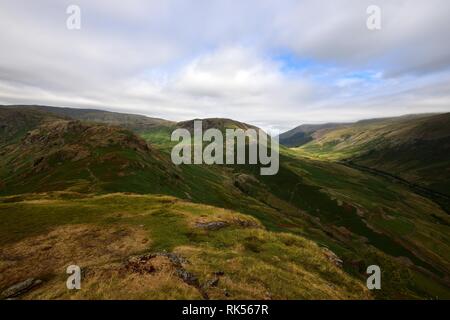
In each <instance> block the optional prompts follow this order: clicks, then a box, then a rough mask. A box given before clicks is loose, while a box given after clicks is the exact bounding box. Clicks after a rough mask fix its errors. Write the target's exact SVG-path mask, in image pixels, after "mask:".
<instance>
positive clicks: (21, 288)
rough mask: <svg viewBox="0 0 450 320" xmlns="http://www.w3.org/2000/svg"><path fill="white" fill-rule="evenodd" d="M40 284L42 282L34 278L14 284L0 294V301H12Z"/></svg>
mask: <svg viewBox="0 0 450 320" xmlns="http://www.w3.org/2000/svg"><path fill="white" fill-rule="evenodd" d="M41 283H42V280H39V279H35V278H29V279H27V280H25V281H22V282H19V283H16V284H15V285H13V286H11V287H9V288H8V289H6V290H4V291H3V292H2V293H1V294H0V298H1V299H12V298H16V297H18V296H20V295H21V294H24V293H26V292H28V291H30V290H31V289H33V288H34V287H36V286H38V285H40V284H41Z"/></svg>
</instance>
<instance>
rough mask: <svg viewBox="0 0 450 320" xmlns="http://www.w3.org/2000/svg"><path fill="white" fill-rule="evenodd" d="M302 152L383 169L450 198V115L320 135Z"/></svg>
mask: <svg viewBox="0 0 450 320" xmlns="http://www.w3.org/2000/svg"><path fill="white" fill-rule="evenodd" d="M318 133H320V134H318ZM299 151H301V152H303V153H304V154H305V155H309V156H313V157H316V158H320V159H327V160H338V161H347V162H349V163H354V164H357V165H360V166H365V167H369V168H372V169H377V170H381V171H384V172H387V173H390V174H392V175H395V176H398V177H401V178H403V179H406V180H407V181H410V182H413V183H417V184H420V185H424V186H426V187H429V188H431V189H433V190H436V191H438V192H442V193H445V194H448V195H450V191H449V190H450V182H449V181H450V113H445V114H431V115H430V114H425V115H409V116H403V117H396V118H386V119H371V120H364V121H359V122H356V123H354V124H346V125H344V126H339V127H335V128H331V129H326V130H323V131H316V133H315V136H314V137H313V139H312V140H311V141H310V142H308V143H306V144H303V145H302V146H301V147H300V148H299Z"/></svg>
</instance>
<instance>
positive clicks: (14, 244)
mask: <svg viewBox="0 0 450 320" xmlns="http://www.w3.org/2000/svg"><path fill="white" fill-rule="evenodd" d="M0 217H1V219H2V221H3V223H2V225H1V228H0V239H1V243H2V244H3V247H2V251H1V253H0V274H1V278H0V287H5V286H8V285H10V284H13V283H14V282H15V281H18V280H20V279H23V278H24V277H30V276H33V277H36V278H40V279H44V284H43V285H41V286H40V287H39V288H38V289H36V290H34V291H32V292H31V293H29V294H27V295H25V296H24V297H23V298H29V299H67V298H73V299H86V298H88V299H130V298H135V299H180V298H182V299H202V298H210V299H367V298H370V294H369V292H368V290H367V289H365V288H364V286H363V284H362V283H361V282H359V281H357V280H354V279H353V278H352V277H350V276H349V275H347V274H346V273H345V272H344V271H342V270H341V269H340V268H339V267H337V266H336V265H334V264H333V262H332V261H331V260H330V259H329V258H328V256H327V251H325V250H324V249H321V248H320V247H319V246H317V245H316V244H314V243H313V242H311V241H308V240H306V239H304V238H302V237H298V236H295V235H291V234H287V233H273V232H269V231H267V230H265V228H264V227H263V226H262V225H261V224H260V223H259V222H258V221H257V220H256V219H254V218H251V217H249V216H246V215H242V214H240V213H237V212H233V211H228V210H224V209H220V208H216V207H210V206H205V205H200V204H192V203H190V202H185V201H181V200H179V199H177V198H172V197H167V196H151V195H145V196H142V195H141V196H138V195H125V194H110V195H106V196H82V195H79V194H74V193H47V194H35V195H32V196H23V197H20V198H17V197H16V198H14V199H11V198H3V200H2V203H0ZM5 220H6V221H7V222H8V224H9V226H10V227H9V228H5V224H4V222H5ZM217 222H220V223H221V227H220V228H218V229H208V228H207V227H206V226H208V224H211V223H217ZM32 243H37V245H32V247H30V245H31V244H32ZM164 250H167V251H170V252H172V254H171V255H167V251H164ZM44 255H45V257H46V258H45V260H44V259H42V257H43V256H44ZM70 263H77V264H81V265H82V266H83V270H84V274H85V275H84V278H83V289H82V290H80V291H77V292H73V291H72V292H71V291H68V290H67V289H66V288H65V267H66V266H67V265H68V264H70Z"/></svg>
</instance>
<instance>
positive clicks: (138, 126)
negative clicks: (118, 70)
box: [0, 105, 175, 132]
mask: <svg viewBox="0 0 450 320" xmlns="http://www.w3.org/2000/svg"><path fill="white" fill-rule="evenodd" d="M0 107H1V108H5V109H7V108H11V109H15V110H36V111H40V112H46V113H50V114H54V115H56V116H59V117H66V118H71V119H75V120H82V121H89V122H97V123H106V124H112V125H118V126H122V127H124V128H126V129H128V130H132V131H134V132H146V131H149V130H152V129H154V128H157V127H161V126H171V125H174V124H175V122H172V121H169V120H164V119H159V118H151V117H147V116H142V115H137V114H127V113H118V112H110V111H103V110H95V109H76V108H62V107H49V106H36V105H32V106H22V105H17V106H0Z"/></svg>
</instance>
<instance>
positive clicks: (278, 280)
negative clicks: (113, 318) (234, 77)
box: [0, 107, 450, 299]
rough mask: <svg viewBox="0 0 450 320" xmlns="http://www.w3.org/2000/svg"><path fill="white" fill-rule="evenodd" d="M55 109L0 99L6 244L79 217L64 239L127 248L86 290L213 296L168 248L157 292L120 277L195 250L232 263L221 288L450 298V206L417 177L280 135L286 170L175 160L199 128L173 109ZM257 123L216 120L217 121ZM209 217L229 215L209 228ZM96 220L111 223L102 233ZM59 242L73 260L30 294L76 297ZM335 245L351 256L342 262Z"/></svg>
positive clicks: (200, 266)
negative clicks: (136, 114)
mask: <svg viewBox="0 0 450 320" xmlns="http://www.w3.org/2000/svg"><path fill="white" fill-rule="evenodd" d="M52 110H53V109H48V108H43V109H42V110H41V109H40V108H38V107H34V108H33V109H30V110H28V109H26V108H25V107H21V108H13V107H9V108H0V128H2V130H3V131H0V132H1V137H0V138H2V139H4V140H3V141H5V142H4V144H3V147H2V148H1V149H0V154H1V159H0V193H1V194H2V195H3V197H1V198H0V202H1V203H0V217H1V218H0V245H2V246H3V249H4V252H6V253H8V255H6V256H8V257H11V254H12V253H11V252H16V253H17V254H18V255H20V253H21V252H22V251H20V250H25V249H24V248H25V247H26V246H27V244H29V242H31V243H36V241H37V240H36V239H40V241H41V240H42V241H43V242H49V241H50V240H48V239H47V238H45V235H46V234H52V236H53V237H55V238H56V239H60V237H61V236H60V235H59V233H63V231H64V232H66V233H67V230H66V229H64V228H68V227H70V226H73V228H75V230H78V231H77V232H75V231H73V233H74V234H73V235H72V238H73V239H72V238H70V239H71V240H70V239H66V238H64V239H65V242H66V243H75V244H77V243H78V242H77V241H78V240H77V239H78V238H77V234H83V235H85V233H86V234H87V235H90V236H84V237H86V238H87V239H91V240H92V239H93V240H92V241H94V240H95V239H97V240H95V241H97V242H95V241H94V243H91V245H90V246H87V248H89V249H87V248H86V247H85V246H82V248H83V250H87V251H86V252H88V253H86V254H87V255H88V256H90V255H92V256H96V255H98V254H100V253H98V251H101V250H100V248H97V247H99V246H100V247H101V245H99V244H98V243H101V241H100V240H98V239H102V241H106V242H107V241H110V242H111V243H116V242H117V243H121V245H119V244H117V247H118V248H123V247H124V248H125V247H126V248H129V249H127V250H125V249H124V250H119V249H117V250H116V251H117V252H116V251H114V250H112V249H111V250H112V251H113V252H115V255H111V256H108V257H104V259H103V260H102V259H100V260H101V261H97V260H96V259H94V258H92V259H91V260H87V261H86V262H85V265H87V266H89V268H94V266H95V267H97V268H98V267H99V266H101V270H103V271H102V272H104V273H105V274H103V273H102V272H100V271H99V272H98V273H95V272H94V273H93V274H92V275H91V276H90V277H88V279H90V280H88V281H90V282H89V284H88V286H89V287H92V288H94V287H95V290H93V293H92V294H91V295H89V293H80V294H79V295H78V296H74V297H75V298H126V297H135V298H136V297H137V298H162V299H164V298H201V297H202V296H203V297H204V295H200V296H199V292H198V290H197V289H198V288H197V289H195V288H192V286H186V284H185V283H183V282H180V281H179V279H177V278H176V277H175V278H174V277H169V276H168V275H167V272H169V271H170V270H169V269H170V266H165V264H164V263H166V262H167V261H166V262H164V261H160V263H162V265H163V266H165V267H160V265H159V264H157V263H156V262H153V264H154V268H156V270H162V271H158V272H156V273H155V274H154V275H153V274H151V275H141V276H142V277H144V278H143V279H147V278H145V277H147V276H148V277H154V278H152V279H151V280H152V281H151V283H156V284H157V285H153V287H152V285H151V284H150V282H149V283H148V286H150V287H151V288H152V289H155V291H154V292H153V291H151V292H142V288H141V289H140V290H139V289H138V288H137V287H135V286H137V284H136V283H135V282H136V281H138V280H136V277H137V276H136V275H135V274H131V275H129V274H128V273H127V274H126V276H124V279H126V281H125V280H120V279H121V278H120V277H119V278H117V277H115V276H111V274H113V275H114V274H116V272H117V273H118V274H120V272H122V271H120V270H121V269H120V267H117V268H119V269H120V270H119V269H117V270H116V269H115V266H116V264H117V263H118V262H120V261H123V259H127V257H129V256H130V255H132V254H136V253H140V252H161V251H163V250H167V251H168V252H175V253H177V254H180V255H182V256H184V257H187V258H188V259H189V261H190V262H191V263H190V264H189V265H188V266H186V268H187V269H188V271H190V272H192V273H193V274H195V275H196V276H197V277H198V278H199V279H200V282H201V283H207V282H208V281H209V280H211V279H210V277H212V274H213V273H214V272H216V271H218V270H221V271H224V273H225V278H224V279H221V280H220V282H219V286H218V287H217V288H210V289H208V290H207V292H206V293H207V295H208V296H209V297H210V298H274V299H277V298H278V299H279V298H337V299H341V298H382V299H388V298H422V299H423V298H427V299H428V298H450V288H449V283H448V275H449V271H450V261H449V260H450V239H449V230H450V217H449V215H448V214H447V213H446V212H445V211H444V210H443V209H442V208H441V207H440V205H439V204H438V203H436V201H434V199H432V198H430V197H427V196H426V195H424V194H421V193H418V192H416V191H415V190H414V189H412V188H410V187H409V186H408V185H405V184H402V183H398V182H396V181H393V180H392V179H388V178H387V177H385V176H382V175H376V174H373V173H371V172H368V171H364V170H360V169H358V168H353V167H349V166H348V164H346V165H344V164H341V163H337V162H334V161H333V159H328V158H325V159H317V158H318V157H319V155H317V156H314V157H313V156H312V153H308V154H307V155H308V156H309V157H308V158H307V157H305V156H304V155H305V153H306V151H305V150H303V148H301V149H300V150H299V149H287V148H284V147H282V148H281V158H280V171H279V173H278V174H277V175H275V176H260V175H259V168H258V167H256V166H247V165H236V166H215V165H213V166H208V165H190V166H189V165H182V166H178V167H176V166H174V165H173V164H172V163H171V161H170V149H171V146H172V145H173V144H174V143H173V142H171V141H170V133H171V131H172V130H173V128H175V127H184V128H188V129H190V128H191V127H190V124H191V123H192V122H183V123H178V124H176V123H171V122H162V123H161V124H160V125H149V126H148V128H147V129H145V127H144V128H143V127H140V128H139V129H135V131H134V133H133V132H131V131H127V130H125V129H122V128H121V127H118V126H110V125H106V124H104V123H103V124H96V123H92V122H86V121H77V120H70V119H68V118H67V116H68V114H64V115H61V114H55V113H53V112H51V111H52ZM69 110H70V109H69ZM14 112H16V113H17V117H16V118H17V119H23V120H21V121H17V127H18V128H17V129H11V128H16V125H13V126H11V125H9V126H6V125H5V124H6V123H7V122H8V121H5V120H3V119H10V118H11V114H13V115H14ZM73 113H76V112H75V111H73ZM21 117H22V118H21ZM13 118H14V116H13ZM106 118H107V117H106ZM424 118H426V117H424ZM29 119H31V120H29ZM78 119H79V118H78ZM414 119H416V120H420V119H422V118H421V117H415V118H414ZM90 120H92V119H90ZM114 125H117V123H114ZM248 126H249V125H246V124H241V123H239V122H236V121H233V120H227V119H209V120H208V121H207V126H206V127H217V128H219V129H224V128H228V127H230V128H236V127H238V128H246V127H248ZM131 127H132V125H131ZM131 127H129V128H131ZM3 128H6V129H3ZM426 128H428V129H426V130H432V129H431V127H426ZM341 129H342V130H343V129H344V128H341ZM341 129H335V130H341ZM424 130H425V129H424ZM433 130H437V129H436V128H435V129H433ZM136 134H137V135H136ZM427 134H428V135H430V136H433V137H436V136H438V135H439V133H427ZM139 136H140V137H139ZM144 139H145V141H144ZM314 141H315V140H314ZM314 141H312V142H310V143H314ZM307 145H308V144H307ZM307 145H305V147H306V146H307ZM430 152H431V151H430ZM430 156H432V157H435V155H434V154H430ZM436 157H437V156H436ZM330 160H331V161H330ZM430 164H431V163H430ZM117 192H121V193H120V194H118V193H117ZM124 192H127V193H124ZM138 194H141V195H138ZM148 194H163V195H166V196H152V195H148ZM222 208H225V209H227V210H224V209H222ZM228 210H231V211H228ZM208 221H210V222H211V221H213V222H214V221H221V222H226V225H227V226H226V227H224V228H220V229H218V230H204V229H202V228H201V227H198V224H199V223H206V222H208ZM242 221H247V222H242ZM80 226H83V227H80ZM98 227H100V230H106V231H104V232H105V233H107V235H103V234H100V235H99V234H98V233H101V231H98V230H97V229H95V228H98ZM76 228H78V229H76ZM92 228H94V230H91V229H92ZM120 230H122V231H120ZM69 233H70V232H69ZM130 234H132V235H134V236H133V239H134V238H135V239H141V238H143V240H144V239H146V238H148V242H144V241H143V242H139V243H135V242H133V241H131V240H130V239H129V238H127V235H130ZM94 235H96V236H94ZM119 236H120V237H119ZM40 237H41V238H40ZM108 237H110V238H108ZM106 238H107V239H109V240H105V239H106ZM52 239H53V238H52ZM306 239H308V240H306ZM27 241H29V242H27ZM129 242H130V243H129ZM127 243H129V245H128V246H127V245H126V244H127ZM143 243H145V244H143ZM314 243H316V244H317V245H319V246H320V247H327V248H328V250H325V249H319V247H318V246H317V245H316V244H314ZM49 246H51V249H47V250H49V252H51V254H54V255H55V256H57V257H58V259H57V258H55V259H56V260H57V262H58V263H59V265H61V268H62V269H61V270H62V271H61V270H59V269H54V270H53V271H52V272H51V273H50V274H48V275H43V274H41V273H39V272H38V271H39V270H40V269H39V268H37V271H36V272H35V273H34V274H33V276H36V277H44V278H45V279H48V280H47V282H46V284H45V285H44V286H43V287H42V288H40V289H38V290H37V291H36V292H33V293H30V295H29V296H27V297H29V298H62V297H67V292H65V291H64V287H63V286H62V284H63V281H64V280H63V279H62V280H61V279H59V277H64V265H68V264H70V263H69V260H70V261H72V260H71V258H70V257H67V255H64V254H63V253H61V252H59V251H58V250H57V249H58V246H57V244H54V243H53V244H51V245H49ZM74 246H75V245H74ZM71 248H72V249H74V250H75V251H76V248H78V247H77V246H75V248H74V247H71ZM114 248H116V247H114ZM36 250H40V247H39V248H36ZM43 250H44V249H43ZM60 250H61V251H64V250H63V249H60ZM67 250H69V248H68V249H67ZM89 250H93V251H89ZM111 250H110V251H111ZM93 252H95V254H94V253H93ZM108 252H109V251H108ZM324 252H325V253H324ZM330 252H334V253H335V254H336V255H337V256H338V257H339V258H340V259H341V260H342V269H341V268H340V267H337V266H335V265H334V264H338V265H340V263H336V261H337V260H336V259H337V257H335V256H333V255H332V253H331V254H330ZM22 253H23V252H22ZM43 256H45V255H43ZM4 257H5V256H2V255H0V269H1V270H6V269H7V268H12V269H11V270H13V271H10V273H8V274H11V273H14V270H15V271H16V272H15V274H19V275H22V276H23V271H24V270H28V269H30V268H32V266H30V265H28V267H27V264H33V265H34V266H35V265H39V264H40V263H42V264H44V265H45V263H44V262H43V261H41V260H39V259H38V257H37V258H36V260H30V261H26V262H23V261H22V262H20V259H18V260H17V261H15V260H14V259H13V260H3V261H2V259H4ZM100 257H103V256H102V255H101V254H100ZM327 257H328V258H327ZM78 259H81V257H79V258H78ZM58 263H56V265H58ZM371 264H378V265H379V266H380V267H381V270H382V290H379V291H373V292H370V293H369V292H368V291H366V290H364V289H363V287H364V284H365V279H366V277H367V275H366V274H365V271H366V268H367V266H368V265H371ZM249 266H252V267H249ZM158 268H159V269H158ZM167 268H169V269H167ZM18 270H19V271H21V272H19V271H18ZM168 270H169V271H168ZM166 271H167V272H166ZM60 273H61V274H62V275H59V274H60ZM169 273H170V272H169ZM2 274H3V272H2ZM104 277H106V278H107V279H110V278H111V277H112V279H113V280H111V281H109V280H108V281H106V279H104ZM155 277H156V278H155ZM156 279H159V280H158V281H159V282H158V281H156ZM0 280H1V281H0V289H2V288H3V287H6V286H7V285H11V284H12V283H14V281H20V280H23V279H22V278H19V277H15V276H12V275H11V276H10V277H3V278H1V279H0ZM59 280H61V281H60V282H58V281H59ZM103 280H105V282H106V283H107V285H106V284H105V285H103V284H102V283H103V282H101V281H103ZM147 280H148V279H147ZM139 281H143V280H142V279H140V280H139ZM149 281H150V280H149ZM113 285H116V286H117V287H118V288H119V289H118V290H116V291H115V290H113V289H112V286H113ZM162 288H165V289H164V290H161V289H162ZM311 288H315V289H314V290H312V289H311ZM219 289H220V290H219ZM109 292H117V295H115V296H114V295H111V294H110V293H109ZM132 292H137V293H136V294H133V293H132ZM161 292H163V293H164V292H165V293H164V294H163V293H161ZM203 294H204V292H203Z"/></svg>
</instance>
